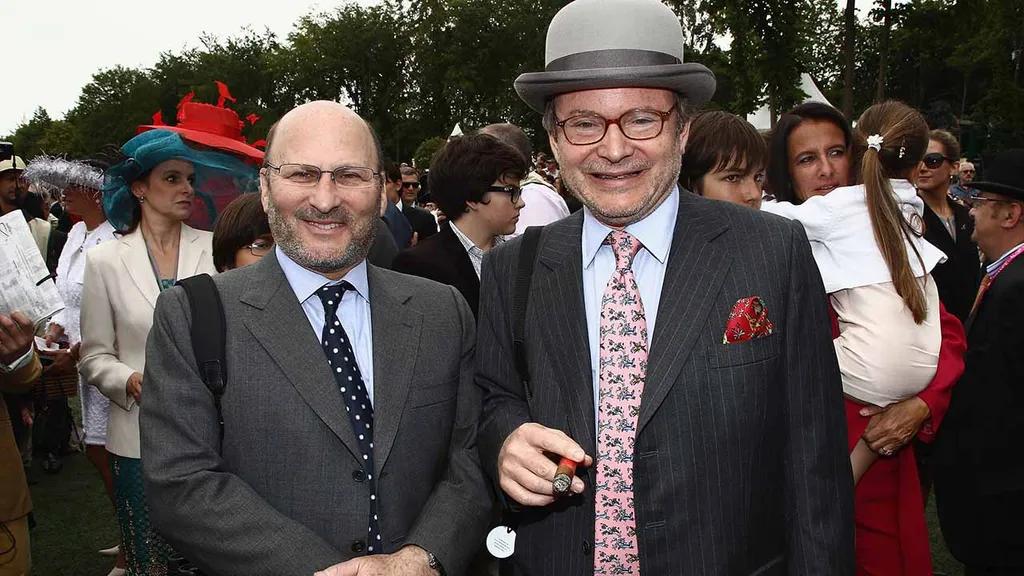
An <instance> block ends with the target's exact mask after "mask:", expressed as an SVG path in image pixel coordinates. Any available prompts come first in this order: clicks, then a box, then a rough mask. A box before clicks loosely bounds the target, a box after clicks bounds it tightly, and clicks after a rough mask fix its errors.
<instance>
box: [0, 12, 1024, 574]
mask: <svg viewBox="0 0 1024 576" xmlns="http://www.w3.org/2000/svg"><path fill="white" fill-rule="evenodd" d="M679 22H680V21H679V19H678V18H677V17H676V16H675V15H674V14H673V13H672V12H671V10H670V9H669V8H667V7H666V6H664V5H663V4H662V3H660V2H658V1H657V0H578V1H576V2H573V3H570V4H568V5H567V6H566V7H564V8H563V9H562V10H561V11H560V12H559V13H558V15H557V16H555V18H554V19H553V20H552V22H551V24H550V27H549V29H548V42H547V46H546V55H545V68H544V70H543V71H541V72H535V73H527V74H523V75H522V76H520V77H519V78H518V79H517V80H516V82H515V85H514V89H515V90H516V92H517V93H518V94H519V96H520V97H521V98H522V99H523V101H524V102H525V103H526V104H528V105H529V106H530V107H531V108H532V109H533V110H535V111H536V112H537V113H538V114H541V115H542V116H543V125H544V128H545V130H546V133H547V134H546V135H547V142H548V144H549V147H550V150H551V153H550V154H545V153H544V152H540V151H535V150H534V149H533V146H532V145H531V140H530V138H529V137H528V136H527V134H526V133H525V132H524V131H523V130H522V129H520V128H519V127H517V126H515V125H512V124H508V123H496V124H491V125H489V126H485V127H483V128H481V129H480V130H478V131H475V132H473V133H470V134H466V135H463V136H460V137H456V138H453V139H451V140H449V141H448V143H447V144H446V145H445V146H444V147H443V148H442V149H441V150H439V152H438V153H437V154H436V155H435V157H434V158H433V160H432V162H431V165H430V167H429V170H423V171H422V172H421V171H420V170H418V169H417V168H415V167H412V166H409V165H406V164H398V163H394V162H391V161H389V160H387V159H386V158H384V157H383V154H382V151H381V146H380V142H379V139H378V138H377V136H376V134H375V132H374V129H373V127H372V126H370V125H369V124H368V123H367V122H365V121H364V120H363V119H362V118H360V117H359V116H358V115H357V114H356V113H355V112H354V111H353V110H351V109H349V108H347V107H345V106H343V105H341V104H338V103H333V102H323V101H318V102H310V103H307V104H303V105H301V106H299V107H297V108H295V109H293V110H291V111H290V112H288V113H287V114H285V115H284V116H283V117H282V118H281V119H280V121H278V122H277V123H276V124H274V126H273V127H272V128H271V130H270V133H269V134H268V136H267V140H266V147H265V149H264V150H260V149H258V148H254V147H252V146H249V145H248V144H245V142H244V140H243V139H242V138H241V136H240V133H238V131H237V128H236V127H237V126H238V124H239V123H238V118H237V115H235V114H234V112H232V111H231V110H229V109H226V108H224V107H223V106H216V107H215V106H211V105H207V104H201V103H195V102H183V104H182V109H181V110H179V122H178V124H177V125H175V126H162V125H161V126H142V127H140V128H139V133H138V135H137V136H135V137H134V138H132V139H131V140H129V141H128V142H126V143H123V144H122V145H121V146H120V147H119V148H118V149H117V150H116V151H111V150H105V151H97V153H96V155H95V156H93V157H90V158H84V159H78V160H73V159H65V158H51V157H45V156H41V157H38V158H33V159H30V161H28V162H25V161H23V160H22V159H21V158H19V157H17V156H14V157H12V158H9V159H6V160H4V161H3V163H0V212H2V213H3V214H7V213H9V212H13V211H16V210H20V211H21V212H22V214H23V215H24V217H25V219H26V221H27V222H28V223H29V228H30V230H31V231H32V234H33V238H34V239H35V240H36V244H37V248H38V250H39V253H40V256H41V257H42V258H43V260H44V261H45V262H46V263H47V266H48V267H49V268H50V271H51V272H52V273H53V276H54V278H55V279H56V280H55V283H56V287H57V289H58V291H59V293H60V295H61V297H62V299H63V301H64V309H63V310H62V311H60V312H59V313H58V314H57V315H56V316H53V317H52V318H49V319H46V321H45V322H42V323H39V322H34V321H33V319H30V318H28V317H26V316H25V315H24V314H23V313H21V312H20V311H12V312H11V313H9V314H2V315H0V389H2V391H3V392H4V395H3V399H4V400H3V402H4V404H5V406H0V469H2V471H3V474H2V476H0V528H2V531H0V575H5V576H6V575H25V574H29V573H30V568H31V555H32V553H35V554H36V555H38V554H45V553H46V551H45V550H38V549H36V550H32V549H31V547H30V544H29V542H30V539H31V537H30V524H31V523H32V514H31V512H32V504H31V498H30V489H29V486H28V485H27V482H26V474H25V472H24V470H25V469H27V467H28V466H30V465H31V459H32V457H33V455H34V454H35V455H38V456H39V457H42V458H43V459H44V469H45V470H46V471H48V472H51V473H54V474H59V473H60V470H61V459H62V457H64V455H65V454H67V453H68V452H69V451H73V450H75V449H76V448H78V449H80V450H82V451H84V452H85V454H86V456H87V458H88V460H89V461H90V462H91V463H92V464H93V465H94V466H95V468H96V470H97V471H98V472H99V475H100V477H101V478H102V480H103V483H104V486H105V487H106V490H107V494H108V495H109V498H110V503H111V506H112V509H113V510H114V511H115V514H116V519H117V524H118V529H119V530H118V532H119V535H120V537H119V541H118V542H116V543H115V542H111V545H112V547H111V548H110V549H107V550H102V551H100V553H102V554H106V555H109V556H111V557H112V558H114V560H113V562H114V567H113V568H112V570H111V572H110V574H111V576H118V575H121V574H129V575H132V576H135V575H155V576H163V575H166V574H172V575H175V574H192V575H196V574H209V575H222V576H226V575H231V574H239V575H241V574H245V575H268V576H271V575H273V576H280V575H283V574H305V575H308V574H314V573H315V574H318V575H324V576H341V575H374V574H397V575H432V574H441V575H445V574H447V575H460V574H472V575H477V574H481V575H484V574H486V575H490V574H499V573H500V574H501V575H502V576H505V575H506V574H527V575H548V574H591V573H593V574H640V573H644V574H654V575H670V574H671V575H675V574H694V575H713V574H722V575H726V574H759V575H771V574H780V575H781V574H790V575H793V574H807V575H810V574H821V575H826V574H827V575H843V574H849V575H853V574H858V575H877V576H900V575H903V576H925V575H930V574H932V573H933V569H932V561H931V549H930V543H929V533H928V528H927V526H926V523H925V506H926V505H927V503H928V501H929V499H930V497H931V494H932V492H934V497H935V502H936V505H937V511H938V517H939V521H940V524H941V530H942V537H943V538H944V539H945V542H946V544H947V546H948V548H949V550H950V551H951V552H952V554H953V555H954V556H955V557H956V558H957V559H958V560H960V561H961V562H962V563H963V564H965V565H966V570H967V574H969V575H971V576H974V575H1014V574H1024V552H1022V550H1024V530H1022V529H1021V528H1020V526H1021V524H1020V521H1019V520H1020V519H1021V518H1024V484H1022V482H1024V475H1022V471H1021V469H1020V464H1019V461H1018V459H1017V458H1015V457H1014V456H1013V454H1015V453H1016V452H1015V451H1014V449H1013V445H1014V444H1015V441H1016V439H1017V438H1018V437H1019V436H1020V432H1021V429H1022V427H1024V420H1021V419H1020V418H1019V417H1018V412H1019V410H1018V408H1020V407H1021V406H1022V400H1024V398H1022V397H1021V388H1020V382H1021V377H1022V376H1024V364H1022V361H1021V358H1022V354H1021V353H1020V350H1021V349H1024V348H1022V344H1024V341H1022V340H1024V336H1022V335H1021V332H1020V331H1019V329H1018V324H1017V322H1016V320H1017V319H1018V318H1019V317H1020V315H1021V313H1022V312H1021V311H1022V310H1024V306H1019V305H1018V304H1020V303H1021V302H1022V301H1024V260H1022V261H1021V262H1016V260H1017V257H1018V256H1019V255H1020V254H1022V253H1024V150H1009V151H1005V152H1002V153H1000V154H997V155H995V156H993V157H991V158H986V161H985V162H984V163H983V164H977V166H979V167H981V168H982V170H977V169H976V168H975V166H976V164H974V163H971V162H969V161H967V160H966V159H963V158H961V150H960V145H959V142H958V140H957V138H956V137H955V136H954V135H953V134H951V133H949V132H947V131H944V130H933V129H930V128H929V126H928V124H927V123H926V122H925V119H924V118H923V116H922V115H921V114H920V112H918V111H917V110H914V109H913V108H911V107H909V106H907V105H905V104H903V103H900V102H896V101H887V102H879V103H877V104H875V105H873V106H871V107H870V108H868V109H867V110H865V111H864V112H863V113H862V114H861V116H860V117H859V118H858V119H857V122H855V123H850V122H848V121H847V119H846V118H844V117H843V115H842V114H841V113H840V112H839V111H837V110H835V109H834V108H832V107H831V106H829V105H828V104H825V103H815V102H809V103H805V104H801V105H799V106H797V107H795V108H793V109H792V110H790V111H788V112H787V113H785V114H783V115H782V116H781V117H780V118H779V120H778V122H777V124H776V126H775V127H774V128H773V130H771V132H770V133H767V134H765V133H761V132H758V130H756V129H755V128H754V127H753V126H752V125H750V124H749V123H748V122H747V121H746V120H744V119H743V118H740V117H738V116H735V115H732V114H729V113H726V112H722V111H715V110H706V111H702V110H701V108H703V107H704V106H705V105H706V104H707V102H708V101H709V100H710V99H711V97H712V95H713V94H714V90H715V78H714V75H713V74H712V73H711V71H710V70H709V69H708V68H706V67H705V66H703V65H701V64H698V63H693V62H685V61H684V59H683V54H682V46H683V32H682V29H681V27H680V23H679ZM578 30H586V31H587V34H586V35H581V34H579V33H577V32H576V31H578ZM197 119H201V120H197ZM50 200H52V202H51V201H50ZM211 278H212V280H211ZM656 328H657V330H655V329H656ZM72 396H75V397H77V398H78V401H80V402H81V419H80V421H78V422H76V421H75V419H74V417H73V416H72V411H71V410H70V408H69V397H72Z"/></svg>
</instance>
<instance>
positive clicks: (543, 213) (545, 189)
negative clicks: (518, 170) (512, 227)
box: [509, 172, 569, 238]
mask: <svg viewBox="0 0 1024 576" xmlns="http://www.w3.org/2000/svg"><path fill="white" fill-rule="evenodd" d="M522 187H523V202H524V203H525V205H524V206H523V209H522V210H520V211H519V223H518V224H516V231H515V232H513V233H512V234H510V235H509V238H513V237H515V236H518V235H520V234H522V233H523V232H526V229H527V228H529V227H530V226H545V225H547V224H550V223H552V222H556V221H558V220H561V219H562V218H565V217H567V216H569V207H568V206H567V205H566V204H565V200H563V199H562V197H561V196H559V195H558V192H555V189H554V188H552V187H551V186H549V185H548V184H547V182H546V181H545V180H544V179H543V177H542V176H540V175H539V174H537V173H536V172H531V173H530V176H529V177H528V178H527V179H525V180H523V182H522Z"/></svg>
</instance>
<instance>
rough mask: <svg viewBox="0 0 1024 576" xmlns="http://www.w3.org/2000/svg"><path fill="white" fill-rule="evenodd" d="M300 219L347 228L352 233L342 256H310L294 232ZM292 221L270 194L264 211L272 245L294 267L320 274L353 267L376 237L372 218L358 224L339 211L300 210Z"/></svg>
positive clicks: (338, 209) (342, 211) (339, 209)
mask: <svg viewBox="0 0 1024 576" xmlns="http://www.w3.org/2000/svg"><path fill="white" fill-rule="evenodd" d="M302 216H315V217H318V218H323V219H329V220H334V221H336V222H339V223H342V224H345V225H347V226H349V227H350V229H351V231H352V238H351V240H350V241H349V243H348V246H346V247H345V249H344V251H342V252H341V253H332V254H322V255H321V254H312V253H310V252H309V251H308V250H306V248H305V246H303V245H302V242H301V241H300V240H299V239H298V234H296V231H295V226H296V222H297V220H298V219H299V218H301V217H302ZM293 218H294V219H293V220H291V221H289V220H288V219H287V218H285V217H284V216H283V215H282V214H281V212H280V210H278V208H277V205H276V204H274V202H273V194H271V202H269V209H268V210H267V220H268V221H269V223H270V231H271V233H272V234H273V236H274V242H275V243H276V244H277V245H278V246H280V247H281V250H282V251H283V252H284V253H285V254H286V255H287V256H288V257H289V258H291V259H292V260H293V261H294V262H295V263H296V264H298V265H299V266H302V267H303V268H306V269H307V270H312V271H314V272H319V273H321V274H330V273H332V272H338V271H341V270H345V269H347V268H351V267H353V266H355V265H356V264H358V263H359V262H360V261H362V260H364V259H365V258H366V256H367V254H369V253H370V247H371V246H372V245H373V242H374V240H375V239H376V237H377V226H376V222H375V221H374V220H373V218H369V219H368V222H366V223H363V222H357V221H356V217H355V216H353V215H352V213H350V212H348V211H345V210H343V209H341V208H337V209H335V210H332V211H331V212H328V213H326V214H325V213H320V212H315V211H312V210H311V209H309V208H306V209H300V210H297V211H296V213H295V215H294V216H293ZM353 224H355V225H353Z"/></svg>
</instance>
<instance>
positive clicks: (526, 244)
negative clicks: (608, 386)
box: [498, 226, 543, 576]
mask: <svg viewBox="0 0 1024 576" xmlns="http://www.w3.org/2000/svg"><path fill="white" fill-rule="evenodd" d="M541 230H543V227H542V226H530V227H529V228H527V229H526V232H524V233H523V237H522V243H521V244H520V245H519V262H518V263H517V265H516V284H515V292H513V294H512V349H513V353H514V354H515V362H516V371H517V372H519V379H520V381H522V383H523V390H524V392H525V393H526V401H527V402H529V401H530V397H531V396H532V393H531V392H530V370H529V365H528V363H527V361H526V305H527V303H528V302H529V300H530V282H531V281H532V280H533V265H534V262H536V260H537V247H538V245H539V244H540V233H541ZM503 500H505V506H504V509H503V510H502V514H501V523H502V524H503V525H505V526H507V527H508V528H511V529H513V530H515V529H516V528H518V527H519V526H518V524H519V515H518V513H517V512H518V506H513V505H510V503H509V501H508V500H507V499H504V498H503ZM514 574H515V563H514V562H513V560H512V557H511V556H510V557H508V558H505V559H504V560H499V561H498V575H499V576H513V575H514Z"/></svg>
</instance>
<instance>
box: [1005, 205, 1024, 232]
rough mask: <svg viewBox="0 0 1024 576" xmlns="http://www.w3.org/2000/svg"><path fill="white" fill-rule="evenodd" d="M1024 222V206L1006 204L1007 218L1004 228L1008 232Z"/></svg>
mask: <svg viewBox="0 0 1024 576" xmlns="http://www.w3.org/2000/svg"><path fill="white" fill-rule="evenodd" d="M1022 220H1024V204H1021V203H1020V202H1007V203H1006V217H1005V218H1003V228H1006V229H1007V230H1009V229H1011V228H1016V227H1017V226H1019V225H1020V224H1021V223H1022V222H1021V221H1022Z"/></svg>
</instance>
